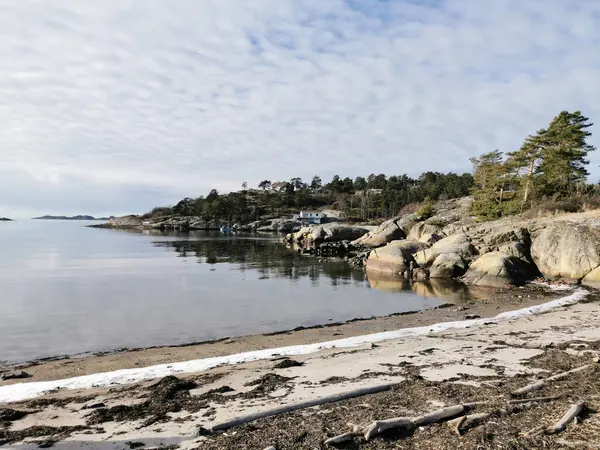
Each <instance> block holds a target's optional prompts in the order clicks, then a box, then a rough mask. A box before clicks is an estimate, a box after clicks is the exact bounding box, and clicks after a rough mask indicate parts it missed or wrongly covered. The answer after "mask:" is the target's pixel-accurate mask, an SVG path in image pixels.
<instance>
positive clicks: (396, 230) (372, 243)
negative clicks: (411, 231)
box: [352, 218, 406, 247]
mask: <svg viewBox="0 0 600 450" xmlns="http://www.w3.org/2000/svg"><path fill="white" fill-rule="evenodd" d="M399 220H400V219H397V218H396V219H390V220H386V221H385V222H383V223H382V224H381V225H379V226H378V227H377V228H375V229H374V230H371V231H369V232H368V233H367V234H365V235H364V236H361V237H360V238H358V239H356V240H354V241H353V242H352V244H353V245H365V246H369V247H381V246H382V245H385V244H387V243H388V242H391V241H396V240H399V239H404V238H405V237H406V233H405V232H404V230H403V229H402V228H401V227H400V225H398V222H399Z"/></svg>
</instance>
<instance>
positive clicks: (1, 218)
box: [0, 217, 12, 222]
mask: <svg viewBox="0 0 600 450" xmlns="http://www.w3.org/2000/svg"><path fill="white" fill-rule="evenodd" d="M0 222H12V219H9V218H8V217H0Z"/></svg>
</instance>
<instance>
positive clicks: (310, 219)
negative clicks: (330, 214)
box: [300, 211, 325, 223]
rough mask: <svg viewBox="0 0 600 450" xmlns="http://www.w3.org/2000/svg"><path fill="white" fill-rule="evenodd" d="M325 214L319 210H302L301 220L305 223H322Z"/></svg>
mask: <svg viewBox="0 0 600 450" xmlns="http://www.w3.org/2000/svg"><path fill="white" fill-rule="evenodd" d="M324 217H325V214H323V213H320V212H318V211H300V221H301V222H304V223H321V220H322V219H323V218H324Z"/></svg>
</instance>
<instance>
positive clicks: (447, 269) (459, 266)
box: [429, 253, 468, 279]
mask: <svg viewBox="0 0 600 450" xmlns="http://www.w3.org/2000/svg"><path fill="white" fill-rule="evenodd" d="M467 267H468V264H467V263H466V261H465V260H464V259H463V258H462V257H461V256H460V255H459V254H457V253H442V254H441V255H439V256H438V257H437V258H435V260H434V261H433V263H432V264H431V268H430V269H429V277H430V278H439V279H450V278H457V277H460V276H462V275H464V273H465V272H466V271H467Z"/></svg>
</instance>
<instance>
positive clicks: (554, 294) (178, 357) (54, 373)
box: [0, 284, 563, 386]
mask: <svg viewBox="0 0 600 450" xmlns="http://www.w3.org/2000/svg"><path fill="white" fill-rule="evenodd" d="M561 296H563V293H562V292H560V291H556V290H552V289H549V288H548V287H547V286H545V285H536V284H529V285H526V286H523V287H511V288H506V289H495V290H492V289H486V290H479V295H478V296H475V297H474V298H473V299H471V300H461V301H459V302H456V303H443V304H441V305H439V306H437V307H435V308H431V309H427V310H416V311H407V312H401V313H393V314H389V315H386V316H379V317H366V318H354V319H350V320H348V321H345V322H326V323H324V324H320V325H314V326H308V327H302V326H300V327H296V328H294V329H290V330H283V331H276V332H272V333H263V334H252V335H245V336H232V337H225V338H221V339H215V340H208V341H201V342H190V343H185V344H178V345H166V346H152V347H140V348H121V349H113V350H108V351H103V352H95V353H90V354H79V355H56V356H52V357H46V358H39V359H35V360H33V361H25V362H20V363H15V364H8V365H7V366H6V368H5V370H7V371H10V370H22V371H25V372H26V373H27V374H29V375H31V376H30V377H28V378H24V379H12V380H4V381H0V386H4V385H8V384H15V383H29V382H36V381H50V380H57V379H64V378H72V377H76V376H82V375H89V374H93V373H98V372H106V371H113V370H121V369H134V368H138V367H147V366H152V365H156V364H167V363H172V362H176V361H186V360H190V359H197V358H212V357H218V356H227V355H232V354H238V353H243V352H248V351H257V350H265V349H269V348H275V347H280V346H288V345H306V344H314V343H318V342H324V341H329V340H335V339H340V338H347V337H355V336H361V335H365V334H372V333H380V332H386V331H390V330H397V329H402V328H410V327H420V326H427V325H432V324H436V323H443V322H449V321H454V320H464V319H473V318H489V317H493V316H495V315H497V314H499V313H503V312H506V311H511V310H515V309H519V308H526V307H530V306H535V305H539V304H541V303H545V302H547V301H550V300H553V299H556V298H559V297H561ZM0 368H1V366H0Z"/></svg>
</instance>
